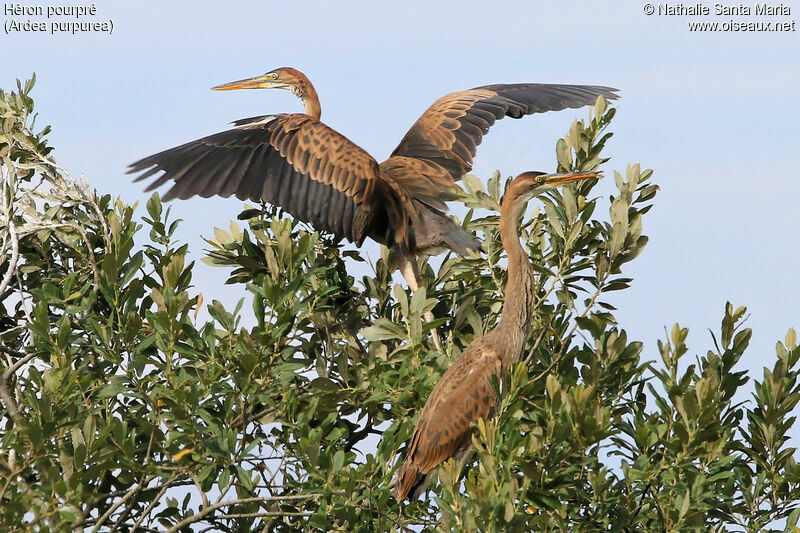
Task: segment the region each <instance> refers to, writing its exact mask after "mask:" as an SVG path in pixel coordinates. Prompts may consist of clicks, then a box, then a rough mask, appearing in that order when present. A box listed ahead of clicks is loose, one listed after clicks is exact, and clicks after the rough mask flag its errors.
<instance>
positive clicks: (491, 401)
mask: <svg viewBox="0 0 800 533" xmlns="http://www.w3.org/2000/svg"><path fill="white" fill-rule="evenodd" d="M596 176H598V174H597V173H594V172H578V173H573V174H552V175H545V174H542V173H539V172H526V173H523V174H520V175H519V176H517V178H515V179H514V181H513V182H512V183H511V185H510V187H509V189H508V191H507V192H506V195H505V197H504V198H503V204H502V210H501V213H500V239H501V241H502V244H503V247H504V248H505V250H506V253H507V255H508V281H507V282H506V289H505V297H506V299H505V302H504V304H503V310H502V314H501V317H500V322H499V324H498V325H497V326H496V327H495V328H494V329H493V330H492V331H490V332H489V333H487V334H486V335H484V336H482V337H479V338H477V339H475V340H473V341H472V342H471V343H470V344H469V345H468V346H467V347H466V349H465V350H464V351H463V352H462V353H461V355H460V356H459V357H458V358H457V359H456V360H455V361H453V363H452V364H451V365H450V366H449V367H448V369H447V370H446V371H445V373H444V374H443V375H442V377H441V378H440V379H439V381H438V382H437V383H436V385H435V386H434V388H433V391H431V394H430V396H429V397H428V400H427V401H426V403H425V406H424V407H423V409H422V413H420V416H419V419H418V420H417V425H416V427H415V428H414V433H413V435H412V437H411V441H410V442H409V445H408V451H407V454H406V460H405V462H404V463H403V465H402V466H401V467H400V470H399V472H398V474H397V477H396V479H395V482H394V490H395V498H396V499H397V501H402V500H404V499H406V498H407V497H411V498H412V499H415V498H417V497H418V496H419V494H420V493H421V492H422V490H424V488H425V485H426V483H425V481H426V477H427V476H428V474H429V473H430V472H431V471H432V470H433V469H434V468H436V467H437V466H438V465H439V463H441V462H442V461H444V460H446V459H448V458H450V457H453V456H454V455H457V454H458V453H459V452H461V451H463V450H465V449H466V448H468V447H469V445H470V439H471V435H472V430H471V428H470V424H472V422H474V421H476V420H477V419H478V418H486V417H488V416H489V415H490V413H491V412H492V409H493V408H494V405H495V403H496V401H497V395H496V393H495V389H494V387H493V386H492V376H493V375H494V376H497V378H498V380H500V381H501V382H502V379H503V377H504V376H505V374H506V372H507V370H508V368H509V367H510V366H511V364H512V363H513V362H514V361H517V360H519V357H520V355H521V354H522V350H523V348H524V347H525V341H526V339H527V337H528V330H529V329H530V324H531V318H532V315H533V308H534V298H535V285H534V271H533V267H532V266H531V264H530V261H529V260H528V256H527V254H526V253H525V251H524V250H523V249H522V246H521V245H520V243H519V235H518V231H519V219H520V217H521V216H522V213H523V212H524V209H525V205H526V204H527V202H528V200H529V199H530V198H531V197H532V196H534V195H537V194H541V193H542V192H544V191H546V190H548V189H552V188H554V187H557V186H559V185H563V184H566V183H571V182H575V181H580V180H585V179H588V178H593V177H596Z"/></svg>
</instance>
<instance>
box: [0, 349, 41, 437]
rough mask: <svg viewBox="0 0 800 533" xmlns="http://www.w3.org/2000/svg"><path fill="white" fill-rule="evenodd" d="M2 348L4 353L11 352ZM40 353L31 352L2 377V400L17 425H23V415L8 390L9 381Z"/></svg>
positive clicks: (0, 380)
mask: <svg viewBox="0 0 800 533" xmlns="http://www.w3.org/2000/svg"><path fill="white" fill-rule="evenodd" d="M0 346H1V347H2V348H4V350H3V351H5V350H10V348H8V347H6V346H5V345H3V344H0ZM12 351H13V350H12ZM38 353H39V352H31V353H29V354H27V355H26V356H24V357H23V358H22V359H20V360H18V361H17V362H16V363H14V364H13V365H11V366H10V367H8V369H6V371H5V372H3V375H2V376H0V398H2V400H3V403H4V404H6V409H7V410H8V414H9V416H10V417H11V419H12V420H13V421H14V423H15V424H21V423H22V413H21V412H20V410H19V407H18V406H17V402H16V400H14V397H13V396H12V395H11V391H9V390H8V380H9V379H11V376H13V375H14V373H15V372H16V371H17V370H19V368H20V367H21V366H22V365H24V364H25V363H27V362H28V361H30V360H31V359H33V358H34V357H36V355H37V354H38Z"/></svg>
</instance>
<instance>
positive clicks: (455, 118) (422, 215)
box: [128, 67, 617, 347]
mask: <svg viewBox="0 0 800 533" xmlns="http://www.w3.org/2000/svg"><path fill="white" fill-rule="evenodd" d="M270 88H272V89H288V90H290V91H291V92H292V93H293V94H295V95H296V96H297V97H298V98H300V99H301V100H302V101H303V104H304V106H305V113H281V114H277V115H263V116H258V117H253V118H248V119H242V120H237V121H235V122H234V125H235V126H236V127H235V128H233V129H230V130H227V131H223V132H221V133H216V134H214V135H209V136H208V137H204V138H202V139H198V140H196V141H191V142H188V143H186V144H183V145H181V146H177V147H175V148H170V149H169V150H164V151H163V152H159V153H157V154H154V155H151V156H149V157H145V158H144V159H141V160H139V161H137V162H135V163H133V164H132V165H130V168H129V170H128V172H129V173H136V172H142V174H140V175H139V176H138V177H137V178H136V179H135V181H140V180H143V179H145V178H148V177H150V176H153V175H154V174H156V173H158V172H159V171H163V174H161V175H160V176H158V177H156V179H155V180H153V181H152V182H151V183H150V184H149V185H148V187H147V189H146V190H148V191H150V190H152V189H155V188H156V187H158V186H159V185H161V184H163V183H165V182H167V181H169V180H172V181H174V182H175V184H174V185H173V186H172V188H171V189H170V190H169V191H168V192H167V193H166V194H165V195H164V200H169V199H172V198H181V199H186V198H189V197H191V196H194V195H200V196H203V197H209V196H212V195H219V196H230V195H234V196H236V197H237V198H239V199H240V200H251V201H255V202H262V201H263V202H267V203H270V204H273V205H278V206H280V207H281V208H283V209H284V210H285V211H287V212H289V213H290V214H292V215H294V216H295V217H297V218H298V219H300V220H303V221H305V222H309V223H311V224H312V225H313V226H314V227H315V228H316V229H318V230H322V231H326V232H328V233H331V234H333V235H334V236H335V237H336V238H338V239H342V238H347V239H348V240H350V241H351V242H354V243H356V245H358V246H360V245H361V244H362V243H363V242H364V239H365V238H366V237H370V238H371V239H373V240H375V241H377V242H379V243H381V244H384V245H386V246H388V247H389V248H391V249H393V250H394V251H395V253H396V255H397V257H398V262H399V265H400V269H401V272H402V274H403V277H404V278H405V279H406V281H407V282H408V285H409V287H410V288H411V290H412V291H413V290H416V289H417V288H418V287H419V273H418V267H417V263H416V261H415V255H416V254H423V253H428V254H430V253H436V252H437V251H438V250H441V249H443V248H449V249H451V250H453V251H454V252H456V253H458V254H461V255H465V254H467V253H469V252H473V251H477V250H479V248H480V245H479V243H478V242H477V241H476V240H475V238H474V237H473V236H472V235H470V234H469V233H467V232H466V231H464V229H462V228H461V227H460V226H458V225H457V224H455V222H454V221H453V220H452V219H451V218H450V217H448V216H447V215H446V214H445V213H446V211H447V204H446V202H448V201H451V200H455V199H456V198H457V194H456V192H455V191H456V184H455V181H456V180H460V179H461V177H462V176H463V175H464V174H465V173H467V172H469V171H470V170H471V168H472V159H473V157H475V152H476V148H477V146H478V145H479V144H480V142H481V139H482V138H483V135H485V134H486V133H487V132H488V131H489V127H490V126H491V125H492V124H494V122H495V120H498V119H501V118H503V117H506V116H508V117H513V118H520V117H522V116H523V115H530V114H533V113H543V112H545V111H558V110H561V109H565V108H577V107H582V106H585V105H590V104H593V103H594V102H595V100H596V99H597V97H598V96H600V95H602V96H604V97H606V98H608V99H611V100H614V99H616V98H617V95H616V94H615V91H616V89H613V88H611V87H602V86H594V85H552V84H543V83H520V84H511V85H486V86H483V87H477V88H475V89H470V90H467V91H460V92H455V93H451V94H448V95H446V96H443V97H442V98H440V99H439V100H437V101H436V102H434V104H433V105H432V106H431V107H430V108H428V110H427V111H425V113H423V114H422V116H421V117H420V118H419V119H418V120H417V122H416V123H415V124H414V125H413V126H412V127H411V129H410V130H409V131H408V133H406V136H405V137H404V138H403V140H402V141H400V144H399V145H398V146H397V148H396V149H395V150H394V152H393V153H392V155H391V157H389V159H387V160H386V161H384V162H383V163H381V164H378V162H377V161H376V160H375V159H374V158H373V157H372V156H370V155H369V154H368V153H367V152H366V151H364V150H363V149H361V148H359V147H358V146H357V145H356V144H355V143H353V142H351V141H350V140H349V139H347V138H346V137H345V136H343V135H342V134H340V133H338V132H337V131H336V130H334V129H332V128H330V127H328V126H326V125H325V124H324V123H322V122H320V115H321V108H320V104H319V98H318V96H317V91H316V90H315V89H314V86H313V85H312V84H311V82H310V81H309V80H308V78H307V77H306V76H305V75H304V74H303V73H302V72H300V71H298V70H296V69H293V68H289V67H282V68H279V69H275V70H273V71H271V72H267V73H266V74H264V75H261V76H256V77H253V78H247V79H243V80H239V81H234V82H230V83H226V84H223V85H218V86H216V87H213V89H215V90H218V91H226V90H232V89H270ZM387 107H388V106H387ZM428 315H429V316H426V319H427V320H428V321H430V320H431V319H432V318H433V315H432V314H430V313H429V314H428ZM434 333H435V331H434ZM434 338H436V336H435V337H434ZM437 344H438V343H437ZM437 347H438V346H437Z"/></svg>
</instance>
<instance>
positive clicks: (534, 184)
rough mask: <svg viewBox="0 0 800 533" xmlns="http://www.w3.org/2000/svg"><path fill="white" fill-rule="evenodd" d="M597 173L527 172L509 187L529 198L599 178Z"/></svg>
mask: <svg viewBox="0 0 800 533" xmlns="http://www.w3.org/2000/svg"><path fill="white" fill-rule="evenodd" d="M599 176H600V173H599V172H565V173H559V174H548V173H546V172H537V171H529V172H523V173H522V174H520V175H519V176H517V177H516V178H515V179H514V181H513V182H512V183H511V186H512V187H514V188H515V189H517V191H518V194H520V195H522V196H525V197H526V198H531V197H533V196H538V195H540V194H542V193H544V192H547V191H550V190H552V189H555V188H556V187H560V186H562V185H566V184H568V183H575V182H578V181H583V180H587V179H589V178H596V177H599Z"/></svg>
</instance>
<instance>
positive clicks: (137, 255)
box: [0, 80, 800, 532]
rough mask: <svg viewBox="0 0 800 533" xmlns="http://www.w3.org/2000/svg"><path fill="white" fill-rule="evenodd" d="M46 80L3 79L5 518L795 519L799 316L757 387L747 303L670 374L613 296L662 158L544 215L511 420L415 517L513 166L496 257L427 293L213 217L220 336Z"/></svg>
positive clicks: (483, 426) (155, 521)
mask: <svg viewBox="0 0 800 533" xmlns="http://www.w3.org/2000/svg"><path fill="white" fill-rule="evenodd" d="M32 86H33V80H31V81H30V82H28V83H26V84H24V86H23V85H19V86H18V90H17V91H16V92H9V93H5V92H3V93H0V112H1V113H2V131H1V132H0V157H2V159H3V162H2V187H3V188H2V219H0V220H1V222H0V232H2V239H3V240H2V249H1V250H0V265H2V272H3V275H2V278H0V283H2V285H0V302H2V304H3V305H2V307H0V313H2V315H1V316H0V350H2V354H3V357H4V362H3V368H2V369H0V370H2V375H0V398H1V399H2V403H3V409H2V411H0V529H2V530H5V531H31V530H32V531H70V530H78V531H82V530H86V529H88V530H93V531H156V530H167V531H202V530H215V531H237V532H238V531H294V530H326V531H356V530H364V531H400V530H413V531H420V530H431V531H432V530H456V531H464V530H482V531H531V530H533V531H571V530H581V531H709V530H717V531H728V530H732V531H753V532H755V531H765V530H768V529H769V528H770V527H772V528H776V527H785V530H786V531H792V530H793V529H792V528H795V524H796V523H797V518H798V514H800V510H798V501H800V488H799V487H798V483H800V472H799V471H798V468H797V465H796V463H795V459H794V456H795V450H794V449H793V448H791V447H789V443H788V435H787V432H788V430H789V428H790V427H791V425H792V424H793V422H794V417H793V416H792V410H793V409H794V407H795V406H796V403H797V401H798V387H800V385H799V384H798V359H800V348H798V346H797V342H796V337H795V334H794V331H793V330H790V332H789V333H788V334H787V336H786V339H785V342H784V343H783V344H778V347H777V359H776V360H775V362H774V364H773V365H772V369H771V370H767V369H765V371H764V377H763V379H762V380H761V381H760V382H758V381H757V382H755V387H754V389H753V391H754V392H753V395H752V398H751V399H750V400H749V401H746V402H742V401H741V400H742V391H743V387H744V386H745V385H746V384H747V381H748V378H747V376H745V375H744V373H743V372H742V371H740V370H737V369H736V363H737V362H738V360H739V359H740V358H741V356H742V354H743V352H744V350H745V349H746V348H747V344H748V341H749V339H750V330H749V329H745V328H744V326H743V319H744V316H745V310H744V308H738V309H734V308H733V306H731V305H730V304H727V305H726V307H725V313H724V318H723V321H722V327H721V332H720V333H719V334H718V335H715V336H713V345H714V346H713V349H712V350H709V351H708V352H707V354H706V355H705V356H702V357H697V359H696V362H695V363H694V364H689V365H687V364H686V361H685V360H686V354H687V353H688V347H687V346H686V345H685V339H686V335H687V330H686V329H682V328H680V327H678V326H675V327H674V328H673V330H672V332H671V334H670V335H669V338H668V339H667V340H665V341H664V342H662V343H659V345H658V350H657V351H654V353H653V355H652V356H651V357H654V356H655V357H658V359H657V360H656V361H653V362H648V361H645V360H643V357H644V356H643V350H644V348H643V346H642V344H641V343H639V342H635V341H630V340H629V339H628V336H627V334H626V332H625V331H624V329H622V328H621V327H620V325H619V324H617V322H616V319H615V318H614V311H615V308H614V306H613V305H612V304H611V303H610V302H609V300H610V299H611V298H612V297H613V295H612V294H611V293H612V292H613V291H617V290H623V289H626V288H628V286H629V284H630V282H631V280H630V279H629V278H626V277H624V276H623V274H622V269H623V267H624V265H625V263H627V262H628V261H631V260H633V259H634V258H635V257H636V256H637V255H638V254H639V253H640V252H641V251H642V249H643V247H644V246H645V244H646V242H647V237H645V236H644V235H642V220H643V217H644V216H645V215H646V213H647V212H648V210H649V209H650V206H651V205H652V204H651V203H650V202H651V200H652V199H653V197H654V196H655V194H656V191H657V187H656V186H655V185H653V184H651V183H650V177H651V175H652V172H651V171H650V170H641V169H640V167H639V166H638V165H631V166H629V167H628V168H627V169H626V171H625V173H624V174H621V173H617V172H614V173H613V174H614V182H615V184H616V188H617V190H618V192H617V193H615V194H614V196H612V197H611V198H610V200H609V199H606V198H603V197H598V196H593V195H592V193H593V190H594V187H595V186H596V184H597V180H589V181H587V182H583V183H581V184H578V186H577V187H567V188H564V189H562V190H561V191H559V192H554V193H551V194H550V195H549V196H548V197H546V198H544V199H543V204H544V208H543V209H539V208H536V209H535V210H534V211H533V213H532V214H531V215H530V216H528V217H526V219H525V221H524V223H523V227H522V232H521V233H522V235H521V240H522V241H523V243H524V244H525V246H526V247H527V249H528V251H529V254H530V257H531V260H532V261H533V263H534V265H535V268H536V271H537V273H538V285H537V296H538V303H537V305H536V308H535V310H534V313H535V316H534V334H533V335H532V338H531V339H529V344H528V347H527V350H526V357H525V358H524V360H523V361H520V362H519V363H518V364H517V365H516V366H515V367H514V368H513V371H512V373H511V375H510V376H509V377H508V378H507V379H506V382H505V383H504V384H502V385H503V389H504V391H506V393H505V394H504V396H503V399H502V401H501V403H500V404H499V406H498V409H497V416H495V417H494V418H492V419H490V420H481V421H479V422H478V424H476V433H475V435H474V437H473V444H474V447H475V450H476V452H477V453H476V454H475V456H474V459H473V460H472V461H471V462H470V463H469V464H468V467H467V469H466V470H465V471H464V472H459V470H458V467H457V465H456V464H455V463H454V462H453V461H448V462H447V463H445V464H444V466H443V467H442V468H441V469H440V482H438V483H434V484H433V485H432V486H431V490H430V492H429V493H428V494H427V495H426V497H425V498H424V499H422V500H419V501H417V502H412V503H408V504H404V505H399V504H398V503H397V502H395V501H394V499H393V498H392V496H391V491H390V489H389V487H388V485H389V482H390V480H391V478H392V476H393V473H394V469H395V468H396V466H397V462H398V458H399V457H402V456H403V449H404V444H405V443H406V442H407V441H408V439H409V438H410V435H411V432H412V430H413V425H414V422H415V416H416V415H417V414H418V413H419V411H420V408H421V406H422V405H423V403H424V402H425V399H426V398H427V396H428V394H429V393H430V391H431V389H432V388H433V385H434V384H435V383H436V381H437V379H438V378H439V376H441V374H442V373H443V371H444V370H445V369H446V368H447V365H448V364H449V363H450V361H452V359H453V358H454V357H456V356H457V355H458V353H460V350H462V349H463V348H464V347H465V346H466V345H467V344H468V343H469V342H470V341H471V340H472V339H473V338H475V336H477V335H481V334H482V333H484V332H485V331H487V330H489V329H491V328H492V327H493V325H494V324H495V323H496V321H497V319H498V317H499V312H500V309H501V306H502V302H503V286H504V280H505V269H504V267H503V264H504V259H503V253H502V249H501V246H500V241H499V236H498V234H497V223H498V219H497V211H498V208H499V202H500V199H501V189H502V186H503V183H504V180H502V179H501V177H500V175H499V173H498V174H496V175H495V176H494V177H492V178H491V179H490V180H489V181H488V184H487V187H486V188H484V186H483V184H482V183H481V181H480V180H478V179H477V178H474V177H472V176H467V177H466V178H465V180H464V185H465V188H466V192H465V193H464V200H465V202H466V204H467V206H468V207H470V208H471V210H470V211H469V213H468V214H467V216H466V217H465V220H464V225H465V227H466V228H468V229H470V230H473V231H476V232H479V233H480V234H481V235H482V237H483V243H484V249H485V251H486V254H485V256H482V257H480V258H460V257H451V256H446V257H445V258H444V260H443V261H441V262H438V261H436V262H430V263H426V264H425V265H424V269H423V270H424V278H425V284H426V285H425V286H424V287H422V288H421V289H420V290H419V291H417V292H416V293H414V294H411V293H410V292H409V291H407V290H406V289H404V288H403V287H402V286H400V285H397V284H395V283H394V282H393V279H392V276H391V272H390V270H389V268H388V266H387V265H388V264H389V262H390V258H389V257H383V258H382V259H381V260H379V261H378V262H377V263H376V264H375V265H374V267H373V270H374V271H373V272H372V273H370V274H369V275H365V276H363V277H362V279H361V280H356V279H355V277H354V276H353V274H352V273H353V272H355V271H358V270H361V271H362V272H363V271H365V270H366V269H367V268H369V266H368V265H367V264H366V263H365V261H364V260H363V259H362V258H361V257H360V256H359V254H358V253H357V252H352V251H346V250H344V249H343V248H342V247H341V246H339V245H337V244H335V243H331V242H328V241H327V240H326V238H325V237H323V236H320V235H319V234H318V233H314V232H312V231H309V230H308V229H306V228H305V227H304V226H302V225H297V224H295V223H293V222H292V221H291V220H290V219H288V218H286V217H282V216H280V215H279V214H278V213H277V212H276V211H275V210H274V209H267V208H265V209H252V208H249V209H247V210H246V211H245V212H243V213H242V215H241V216H240V218H241V219H244V220H247V221H248V222H247V229H244V230H243V229H240V227H239V225H238V224H236V223H232V225H231V229H230V231H222V230H216V232H215V238H214V239H212V240H210V241H209V243H210V245H211V246H212V248H213V250H212V251H211V252H210V253H209V256H208V257H207V261H208V262H211V263H213V264H217V265H221V266H225V267H228V268H231V275H230V280H229V283H231V284H234V285H237V286H242V287H243V288H244V289H245V290H246V291H247V293H248V294H249V295H250V296H249V298H248V299H247V300H248V301H250V302H251V305H250V306H248V307H243V306H242V304H241V303H240V305H239V306H237V308H236V309H233V310H230V309H225V308H224V307H223V305H222V304H220V303H219V302H212V303H211V304H209V305H207V306H206V309H207V311H208V313H209V314H210V316H211V317H212V320H211V321H208V322H203V323H201V321H199V320H198V319H197V312H198V310H199V309H200V307H201V306H202V305H203V304H202V296H201V295H200V294H199V293H197V292H196V289H195V288H194V287H193V285H192V269H193V262H192V261H191V259H190V257H189V255H188V250H187V247H186V246H185V245H181V244H180V243H178V242H176V240H175V237H174V235H175V231H176V229H177V227H178V224H179V221H176V220H172V219H171V218H170V216H169V209H164V207H163V206H162V205H161V203H160V201H159V198H158V196H157V195H154V196H153V197H151V198H150V200H149V201H148V202H147V205H146V211H147V215H146V216H145V217H144V218H143V223H140V222H137V221H136V220H135V218H134V207H135V206H128V205H126V204H124V203H123V202H121V201H119V200H117V201H113V200H112V199H111V197H110V196H108V195H104V196H98V195H96V194H95V193H93V192H92V191H91V190H90V189H89V188H88V185H87V184H86V183H85V182H76V181H75V180H72V179H71V178H70V177H69V175H68V174H67V173H66V171H65V170H64V169H61V168H60V167H58V166H57V165H56V164H55V163H54V161H53V159H52V158H51V157H50V148H49V147H48V145H47V142H46V139H45V137H46V134H47V131H48V129H47V128H45V129H44V130H43V131H41V132H39V133H35V132H34V122H33V119H32V117H31V113H32V109H33V102H32V100H31V99H30V96H29V92H30V90H31V88H32ZM613 115H614V109H611V108H607V107H606V104H605V102H604V101H602V100H599V101H598V102H597V107H596V108H595V110H594V115H593V116H592V117H591V118H590V119H589V120H588V121H586V122H583V121H578V122H575V123H574V124H573V125H572V127H571V128H570V130H569V132H568V134H567V136H566V137H565V138H564V139H562V140H560V141H558V143H557V145H556V154H557V161H558V166H559V169H561V170H568V169H584V170H591V169H596V168H598V167H600V166H601V165H603V164H604V163H606V159H604V158H603V157H601V153H602V151H603V149H604V145H605V143H606V141H607V140H608V139H609V137H610V135H611V134H610V133H604V130H605V128H606V127H607V125H608V124H609V122H610V121H611V119H612V118H613ZM520 170H521V169H520ZM505 183H506V184H507V183H508V182H507V180H506V181H505ZM198 201H201V200H198ZM606 205H607V208H608V215H609V216H608V218H605V217H604V216H601V215H600V212H601V211H603V210H604V209H605V208H606ZM598 208H601V209H598ZM134 238H139V239H145V240H146V241H147V242H145V243H144V244H143V245H142V246H140V247H137V246H135V245H134ZM428 310H433V313H434V315H435V316H436V317H439V318H438V319H437V320H435V321H434V322H433V323H431V324H427V323H425V322H424V321H423V320H422V315H423V314H424V313H425V312H426V311H428ZM245 323H246V324H252V326H247V327H245V326H243V325H242V324H245ZM433 327H437V328H438V329H439V331H440V333H441V334H443V337H444V339H445V349H444V353H441V352H439V351H436V350H435V349H434V348H433V344H432V342H431V340H430V329H431V328H433ZM498 385H500V384H498Z"/></svg>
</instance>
